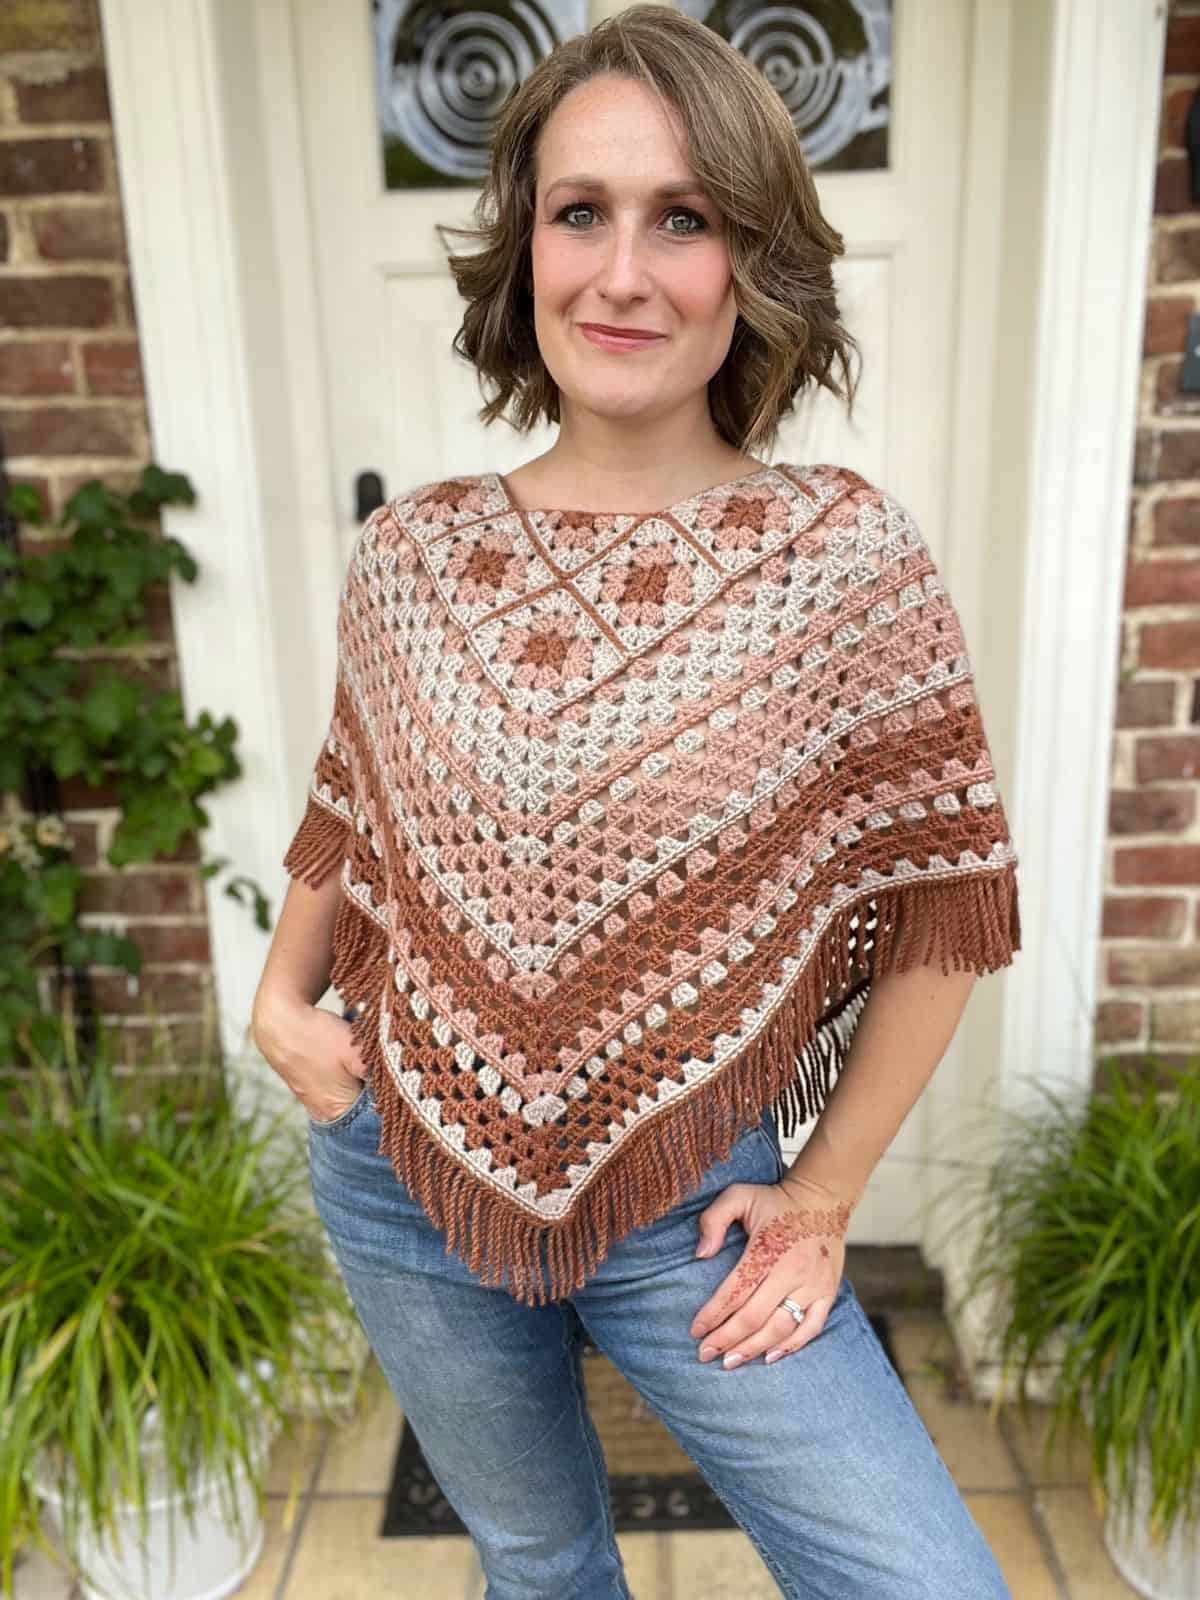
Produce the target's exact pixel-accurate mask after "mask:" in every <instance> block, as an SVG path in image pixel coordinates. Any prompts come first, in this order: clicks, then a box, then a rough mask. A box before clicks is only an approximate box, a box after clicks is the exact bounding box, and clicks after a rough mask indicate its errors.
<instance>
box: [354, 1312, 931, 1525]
mask: <svg viewBox="0 0 1200 1600" xmlns="http://www.w3.org/2000/svg"><path fill="white" fill-rule="evenodd" d="M868 1320H869V1322H870V1324H871V1327H872V1328H873V1329H874V1330H875V1335H876V1337H877V1338H878V1339H879V1342H880V1344H882V1346H883V1348H884V1351H885V1352H886V1354H887V1356H888V1359H889V1360H890V1361H891V1363H892V1365H893V1366H894V1367H895V1368H896V1371H897V1372H900V1365H899V1363H898V1362H897V1360H896V1352H895V1350H894V1348H893V1346H892V1340H891V1336H890V1334H889V1332H888V1326H887V1319H886V1317H882V1316H874V1315H872V1316H869V1318H868ZM583 1372H584V1384H585V1387H586V1390H587V1400H588V1410H589V1412H590V1413H591V1416H592V1420H593V1421H594V1423H595V1425H596V1431H597V1432H598V1433H599V1435H600V1442H601V1444H602V1445H603V1447H604V1458H605V1461H606V1462H607V1464H608V1478H609V1487H610V1498H611V1500H612V1508H613V1518H614V1520H615V1522H616V1527H617V1532H618V1533H638V1532H647V1531H650V1530H661V1529H676V1530H678V1529H680V1528H683V1529H688V1528H736V1527H737V1523H736V1522H735V1521H734V1519H733V1517H732V1516H730V1514H729V1512H728V1511H727V1510H726V1509H725V1506H724V1504H723V1502H722V1501H721V1500H720V1499H718V1497H717V1495H716V1494H714V1492H713V1491H712V1489H710V1488H709V1486H708V1484H707V1482H706V1481H705V1479H704V1478H703V1477H702V1476H701V1475H700V1473H699V1471H698V1470H697V1469H696V1466H695V1464H694V1463H693V1462H692V1460H691V1457H690V1456H688V1455H686V1454H685V1452H684V1451H683V1450H681V1449H680V1448H679V1446H678V1444H676V1442H675V1439H674V1438H673V1436H672V1435H671V1433H670V1432H669V1431H668V1429H667V1428H666V1427H665V1425H664V1424H663V1423H662V1422H660V1421H659V1419H658V1417H657V1416H655V1414H654V1412H653V1411H651V1410H650V1409H649V1407H648V1406H647V1405H646V1404H645V1402H644V1401H643V1400H642V1398H641V1396H640V1395H639V1394H638V1393H637V1391H636V1390H635V1389H634V1388H633V1387H632V1386H631V1385H630V1384H629V1383H628V1382H627V1381H626V1380H625V1378H623V1377H622V1376H621V1374H620V1373H619V1372H618V1371H617V1369H616V1368H615V1367H614V1366H613V1364H612V1362H611V1361H609V1360H608V1358H607V1356H605V1355H603V1354H602V1353H601V1352H600V1351H599V1350H597V1348H596V1346H595V1345H594V1344H592V1342H591V1341H590V1340H586V1342H585V1344H584V1348H583ZM901 1381H903V1374H901ZM466 1531H467V1530H466V1528H465V1527H464V1526H463V1524H462V1521H461V1520H460V1518H459V1516H458V1513H457V1512H456V1511H455V1510H454V1508H453V1506H451V1504H450V1502H449V1501H448V1500H447V1499H446V1497H445V1495H443V1493H442V1491H441V1489H440V1488H439V1487H438V1482H437V1479H436V1478H435V1477H434V1475H433V1473H432V1472H431V1471H430V1470H429V1467H428V1465H427V1464H426V1461H425V1457H424V1455H423V1454H422V1451H421V1446H420V1445H419V1444H418V1442H417V1436H416V1434H415V1433H414V1432H413V1431H412V1429H411V1428H410V1427H409V1425H408V1420H407V1418H406V1419H405V1422H404V1429H403V1432H402V1433H401V1435H400V1444H399V1448H398V1449H397V1451H396V1462H395V1466H394V1467H393V1469H392V1481H391V1485H390V1487H389V1489H388V1498H387V1505H386V1507H385V1509H384V1514H383V1525H382V1526H381V1528H380V1530H379V1535H380V1537H381V1538H384V1539H402V1538H405V1537H408V1536H412V1535H420V1536H422V1537H427V1536H428V1535H429V1534H434V1533H453V1534H458V1535H460V1536H461V1535H463V1534H465V1533H466Z"/></svg>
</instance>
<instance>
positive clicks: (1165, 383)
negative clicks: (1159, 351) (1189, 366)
mask: <svg viewBox="0 0 1200 1600" xmlns="http://www.w3.org/2000/svg"><path fill="white" fill-rule="evenodd" d="M1182 378H1183V358H1182V356H1162V357H1160V359H1159V362H1158V368H1157V371H1156V372H1155V374H1154V408H1155V410H1156V411H1162V412H1165V413H1166V415H1167V416H1175V415H1177V414H1178V413H1179V412H1181V411H1190V410H1191V409H1192V408H1193V407H1194V406H1195V405H1196V404H1197V403H1198V401H1197V396H1195V395H1193V394H1190V393H1189V394H1185V393H1184V391H1183V389H1182V388H1181V387H1180V384H1181V382H1182Z"/></svg>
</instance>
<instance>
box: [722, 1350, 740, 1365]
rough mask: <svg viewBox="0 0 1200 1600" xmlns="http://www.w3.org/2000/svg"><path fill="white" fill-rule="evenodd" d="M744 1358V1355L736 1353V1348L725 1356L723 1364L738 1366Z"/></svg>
mask: <svg viewBox="0 0 1200 1600" xmlns="http://www.w3.org/2000/svg"><path fill="white" fill-rule="evenodd" d="M745 1359H746V1358H745V1356H740V1355H738V1353H737V1351H736V1350H731V1351H730V1353H729V1354H728V1355H727V1356H726V1357H725V1361H724V1363H723V1364H724V1365H725V1366H727V1367H740V1366H741V1364H742V1362H743V1361H745Z"/></svg>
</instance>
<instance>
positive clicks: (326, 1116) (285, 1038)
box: [252, 1001, 367, 1123]
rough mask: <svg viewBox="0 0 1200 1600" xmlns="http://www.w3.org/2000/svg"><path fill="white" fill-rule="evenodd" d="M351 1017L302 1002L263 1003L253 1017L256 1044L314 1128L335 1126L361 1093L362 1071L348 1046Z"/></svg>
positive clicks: (357, 1056)
mask: <svg viewBox="0 0 1200 1600" xmlns="http://www.w3.org/2000/svg"><path fill="white" fill-rule="evenodd" d="M352 1015H353V1011H352V1010H348V1011H347V1013H346V1016H345V1017H338V1016H335V1015H334V1013H333V1012H332V1011H326V1010H324V1008H323V1007H321V1006H312V1005H306V1004H304V1003H303V1002H302V1001H299V1002H298V1001H279V1002H275V1003H270V1002H268V1003H266V1004H264V1006H263V1007H262V1009H261V1011H260V1012H258V1013H257V1014H256V1017H255V1022H254V1026H253V1030H252V1031H253V1037H254V1042H255V1044H256V1045H257V1046H258V1048H259V1049H260V1050H261V1051H262V1053H263V1055H264V1056H265V1057H266V1059H267V1061H268V1062H269V1063H270V1065H271V1067H272V1068H273V1069H274V1070H275V1071H276V1072H277V1073H278V1074H279V1076H280V1077H281V1078H282V1079H283V1081H284V1082H285V1083H286V1084H287V1086H288V1088H289V1089H290V1090H291V1091H292V1093H293V1094H294V1095H295V1096H296V1098H297V1100H299V1101H300V1102H301V1104H302V1105H303V1106H304V1109H305V1110H306V1111H307V1112H308V1115H309V1117H310V1118H311V1120H312V1121H313V1122H317V1123H321V1122H335V1121H336V1120H337V1119H338V1118H339V1117H341V1116H343V1115H344V1114H345V1113H346V1112H347V1111H349V1109H350V1107H351V1106H352V1105H353V1104H354V1102H355V1101H356V1100H357V1099H358V1097H359V1095H360V1094H362V1092H363V1083H364V1081H365V1079H366V1075H367V1069H366V1066H365V1064H364V1062H363V1059H362V1056H361V1054H360V1053H359V1051H358V1048H357V1046H356V1045H354V1044H353V1043H352V1041H351V1028H350V1022H349V1020H347V1019H348V1018H349V1017H350V1016H352Z"/></svg>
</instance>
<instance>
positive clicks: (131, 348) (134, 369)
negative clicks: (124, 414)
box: [80, 339, 142, 398]
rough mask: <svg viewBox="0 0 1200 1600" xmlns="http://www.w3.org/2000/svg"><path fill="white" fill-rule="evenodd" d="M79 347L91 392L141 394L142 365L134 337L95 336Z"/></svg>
mask: <svg viewBox="0 0 1200 1600" xmlns="http://www.w3.org/2000/svg"><path fill="white" fill-rule="evenodd" d="M80 348H81V353H82V355H83V370H84V373H85V375H86V378H87V386H88V390H89V392H90V393H92V394H101V395H119V396H122V397H125V398H132V397H136V396H138V395H140V394H141V393H142V367H141V361H140V359H139V356H138V347H137V340H136V339H113V340H108V339H97V340H95V341H89V342H88V343H87V344H85V345H82V346H81V347H80Z"/></svg>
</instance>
